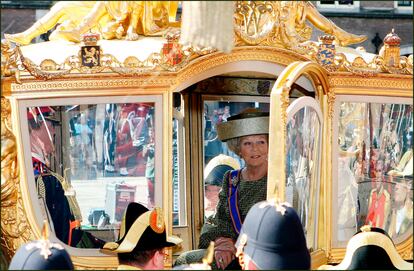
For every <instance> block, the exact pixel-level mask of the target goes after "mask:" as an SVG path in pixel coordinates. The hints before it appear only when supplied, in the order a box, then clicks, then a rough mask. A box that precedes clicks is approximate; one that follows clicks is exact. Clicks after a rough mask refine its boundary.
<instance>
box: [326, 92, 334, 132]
mask: <svg viewBox="0 0 414 271" xmlns="http://www.w3.org/2000/svg"><path fill="white" fill-rule="evenodd" d="M327 95H328V119H329V121H330V122H332V121H333V112H334V105H335V93H334V92H333V91H328V93H327ZM331 127H332V126H331Z"/></svg>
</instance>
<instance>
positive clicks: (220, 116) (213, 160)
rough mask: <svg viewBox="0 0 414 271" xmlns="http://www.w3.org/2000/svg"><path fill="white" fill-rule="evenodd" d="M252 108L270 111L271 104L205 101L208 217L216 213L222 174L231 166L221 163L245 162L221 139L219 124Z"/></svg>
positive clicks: (206, 204)
mask: <svg viewBox="0 0 414 271" xmlns="http://www.w3.org/2000/svg"><path fill="white" fill-rule="evenodd" d="M236 99H237V98H236ZM250 100H252V99H250ZM252 107H254V108H259V110H261V111H263V112H269V104H268V103H262V102H260V103H259V102H243V101H228V102H221V101H217V100H205V101H204V119H203V130H204V131H203V132H204V215H205V218H208V217H210V216H212V215H213V214H214V213H215V210H216V206H217V203H218V193H219V191H220V188H221V184H222V179H223V175H224V173H225V172H226V171H227V170H228V169H229V168H228V167H220V166H219V165H223V163H225V164H226V163H227V164H232V165H238V167H243V166H244V161H243V160H242V159H241V158H240V157H239V156H238V155H236V154H235V153H233V152H232V151H230V150H229V149H228V147H227V144H226V143H223V142H221V141H220V140H219V139H218V138H217V129H216V127H217V124H218V123H220V122H225V121H226V120H227V118H228V117H230V116H233V115H236V114H238V113H240V112H241V111H243V110H244V109H246V108H252ZM219 155H221V156H219ZM223 161H226V162H223ZM229 161H230V162H229Z"/></svg>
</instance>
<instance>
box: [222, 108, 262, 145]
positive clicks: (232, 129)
mask: <svg viewBox="0 0 414 271" xmlns="http://www.w3.org/2000/svg"><path fill="white" fill-rule="evenodd" d="M268 133H269V113H268V112H260V111H259V110H258V109H256V108H248V109H246V110H244V111H243V112H241V113H240V114H237V115H234V116H231V117H229V118H227V121H226V122H222V123H219V124H217V135H218V138H219V139H220V140H221V141H223V142H225V141H227V140H229V139H232V138H237V137H242V136H248V135H262V134H268Z"/></svg>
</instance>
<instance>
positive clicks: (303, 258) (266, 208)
mask: <svg viewBox="0 0 414 271" xmlns="http://www.w3.org/2000/svg"><path fill="white" fill-rule="evenodd" d="M236 247H237V256H240V254H242V253H243V254H244V255H247V256H248V257H249V258H250V259H251V260H252V261H253V263H254V265H255V266H256V267H257V268H258V269H264V270H275V269H309V268H310V254H309V251H308V248H307V246H306V238H305V234H304V232H303V227H302V223H301V222H300V219H299V217H298V215H297V213H296V211H295V209H293V208H292V207H290V206H289V204H288V203H278V202H277V201H276V200H268V201H262V202H259V203H256V204H255V205H253V207H252V208H251V209H250V210H249V212H248V213H247V216H246V219H245V220H244V223H243V226H242V228H241V231H240V235H239V238H238V239H237V242H236Z"/></svg>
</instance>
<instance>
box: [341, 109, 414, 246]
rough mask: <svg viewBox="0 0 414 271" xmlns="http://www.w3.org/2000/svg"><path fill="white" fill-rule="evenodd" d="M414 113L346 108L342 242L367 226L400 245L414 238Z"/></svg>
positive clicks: (342, 132) (343, 119)
mask: <svg viewBox="0 0 414 271" xmlns="http://www.w3.org/2000/svg"><path fill="white" fill-rule="evenodd" d="M412 113H413V106H412V105H407V104H381V103H359V102H358V103H357V102H342V103H341V104H340V113H339V127H338V128H339V130H338V144H339V155H338V158H337V159H338V173H337V174H338V176H337V179H338V182H337V191H336V194H337V198H338V202H337V203H338V210H339V212H338V213H337V214H336V213H335V212H334V215H337V227H338V232H337V238H338V241H346V240H349V239H350V238H351V237H352V235H353V234H354V233H355V231H356V230H357V229H358V228H359V227H361V226H362V225H365V224H369V225H372V226H376V227H380V228H383V229H384V230H385V231H387V232H388V233H389V234H390V236H392V237H393V239H394V240H397V239H401V238H404V237H407V236H408V235H409V234H412V230H413V228H412V222H413V219H412V205H413V199H412V176H413V160H412V159H413V158H412V132H413V131H412V130H413V128H412V127H413V119H412ZM408 225H411V226H408ZM397 243H398V242H397Z"/></svg>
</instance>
